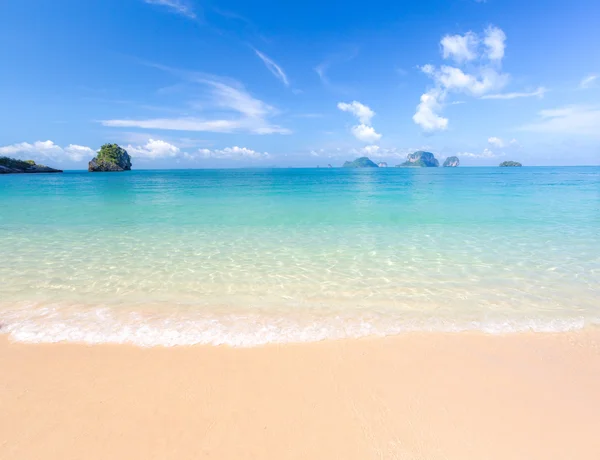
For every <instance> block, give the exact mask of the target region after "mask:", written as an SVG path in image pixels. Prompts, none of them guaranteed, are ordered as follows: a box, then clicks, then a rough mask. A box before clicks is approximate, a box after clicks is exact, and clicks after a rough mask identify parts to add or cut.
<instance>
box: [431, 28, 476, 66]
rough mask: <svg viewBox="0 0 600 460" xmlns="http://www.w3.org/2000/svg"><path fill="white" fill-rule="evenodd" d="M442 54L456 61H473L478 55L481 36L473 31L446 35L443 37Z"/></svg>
mask: <svg viewBox="0 0 600 460" xmlns="http://www.w3.org/2000/svg"><path fill="white" fill-rule="evenodd" d="M440 44H441V45H442V56H443V57H444V59H447V58H449V57H450V58H452V59H454V60H455V61H456V62H464V61H472V60H473V59H475V58H476V57H477V45H478V44H479V38H478V37H477V35H475V34H474V33H473V32H467V33H466V34H464V35H446V36H445V37H444V38H442V40H441V42H440Z"/></svg>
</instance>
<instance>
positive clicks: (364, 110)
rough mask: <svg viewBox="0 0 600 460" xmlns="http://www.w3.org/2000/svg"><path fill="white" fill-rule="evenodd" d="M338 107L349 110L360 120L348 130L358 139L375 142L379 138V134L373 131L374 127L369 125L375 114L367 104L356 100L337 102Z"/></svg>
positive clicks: (343, 110) (344, 110)
mask: <svg viewBox="0 0 600 460" xmlns="http://www.w3.org/2000/svg"><path fill="white" fill-rule="evenodd" d="M337 107H338V109H340V110H341V111H342V112H349V113H351V114H352V115H354V116H355V117H356V118H358V121H360V124H359V125H354V126H353V127H352V128H351V129H350V131H351V132H352V135H353V136H354V137H356V138H357V139H358V140H359V141H363V142H377V141H378V140H379V139H381V134H379V133H377V132H376V131H375V128H373V127H372V126H371V119H372V118H373V117H374V116H375V112H374V111H373V110H371V109H370V108H369V107H368V106H366V105H364V104H361V103H360V102H358V101H352V102H351V103H347V102H338V105H337Z"/></svg>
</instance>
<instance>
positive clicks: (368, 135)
mask: <svg viewBox="0 0 600 460" xmlns="http://www.w3.org/2000/svg"><path fill="white" fill-rule="evenodd" d="M350 131H352V134H353V135H354V137H356V138H357V139H358V140H359V141H363V142H377V141H378V140H379V139H381V134H379V133H377V132H375V129H374V128H373V127H372V126H367V125H364V124H360V125H356V126H353V127H352V129H351V130H350Z"/></svg>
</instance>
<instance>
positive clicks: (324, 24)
mask: <svg viewBox="0 0 600 460" xmlns="http://www.w3.org/2000/svg"><path fill="white" fill-rule="evenodd" d="M598 18H600V2H598V1H597V0H568V1H567V0H560V1H559V0H529V1H523V0H518V1H517V0H420V1H414V0H413V1H404V0H396V1H394V2H392V1H389V0H387V1H379V0H372V1H370V2H368V3H365V2H358V1H355V2H353V1H327V0H303V1H301V2H300V1H293V0H290V1H281V0H279V1H275V0H253V1H248V0H223V1H220V0H86V1H81V0H54V1H48V0H2V1H0V44H1V46H0V62H2V67H1V71H0V107H1V110H0V125H1V126H2V129H0V155H6V156H10V157H15V158H22V159H33V160H35V161H37V162H40V163H44V164H47V165H50V166H57V167H61V168H62V169H85V168H87V162H88V161H89V160H90V159H91V158H92V157H93V156H94V154H95V151H97V150H98V149H99V148H100V146H101V145H102V144H104V143H118V144H119V145H121V146H122V147H124V148H125V149H126V150H127V151H128V152H129V153H130V155H131V156H132V161H133V165H134V168H136V169H153V168H220V167H223V168H226V167H272V166H282V167H285V166H292V167H314V166H317V165H320V166H325V165H327V164H332V165H333V166H339V165H341V164H342V163H343V162H344V161H345V160H350V159H354V158H356V157H360V156H368V157H370V158H371V159H372V160H374V161H376V162H386V163H387V164H388V165H390V166H393V165H396V164H399V163H401V162H402V161H404V160H405V159H406V155H407V154H408V153H411V152H413V151H415V150H427V151H431V152H433V153H434V154H435V155H436V157H437V158H438V159H440V160H443V159H444V158H446V157H448V156H452V155H456V156H458V157H459V158H460V161H461V165H464V166H488V165H497V164H498V163H500V162H501V161H504V160H516V161H520V162H522V163H523V164H524V165H598V164H600V27H598Z"/></svg>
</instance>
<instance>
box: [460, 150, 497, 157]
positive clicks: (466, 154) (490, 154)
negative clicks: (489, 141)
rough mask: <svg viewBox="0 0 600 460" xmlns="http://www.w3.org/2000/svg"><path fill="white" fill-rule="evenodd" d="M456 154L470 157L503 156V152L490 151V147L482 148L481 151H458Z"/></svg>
mask: <svg viewBox="0 0 600 460" xmlns="http://www.w3.org/2000/svg"><path fill="white" fill-rule="evenodd" d="M456 156H459V157H470V158H497V157H501V156H504V153H499V154H496V153H494V152H492V151H491V150H490V149H487V148H486V149H483V152H481V153H471V152H460V153H457V154H456Z"/></svg>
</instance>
